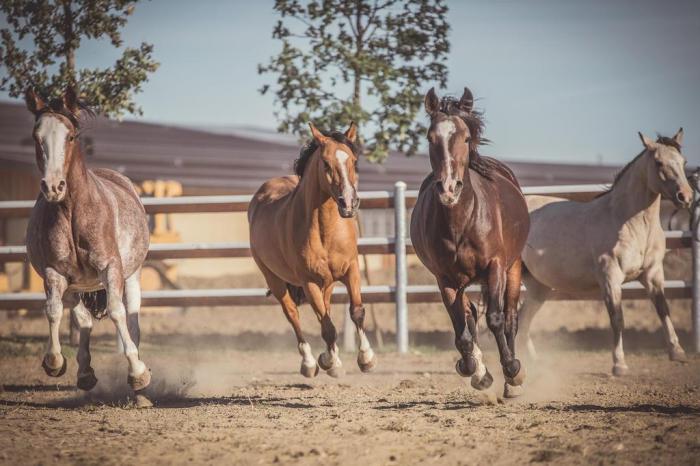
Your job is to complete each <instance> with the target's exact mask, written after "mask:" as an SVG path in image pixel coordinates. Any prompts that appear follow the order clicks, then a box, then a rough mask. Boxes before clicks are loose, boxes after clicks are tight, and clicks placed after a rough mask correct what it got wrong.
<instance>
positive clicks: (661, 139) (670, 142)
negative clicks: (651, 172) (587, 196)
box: [596, 135, 681, 198]
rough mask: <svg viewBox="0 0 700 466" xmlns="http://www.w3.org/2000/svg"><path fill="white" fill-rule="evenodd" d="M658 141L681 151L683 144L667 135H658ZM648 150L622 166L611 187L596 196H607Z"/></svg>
mask: <svg viewBox="0 0 700 466" xmlns="http://www.w3.org/2000/svg"><path fill="white" fill-rule="evenodd" d="M656 142H657V143H658V144H663V145H664V146H669V147H673V148H674V149H676V150H677V151H678V152H680V151H681V145H680V144H678V143H677V142H676V140H675V139H673V138H669V137H666V136H661V135H657V138H656ZM646 151H647V150H646V149H644V150H642V151H641V152H640V153H639V154H637V155H636V156H635V157H634V158H633V159H632V160H630V161H629V162H628V163H627V165H625V166H624V167H622V170H620V171H619V172H617V174H616V175H615V178H614V179H613V182H612V184H611V185H610V187H609V188H608V189H606V190H605V191H603V192H602V193H600V194H598V195H597V196H596V198H598V197H601V196H605V195H606V194H608V193H609V192H610V191H612V190H613V188H614V187H615V185H616V184H617V183H618V182H619V181H620V180H621V179H622V176H623V175H624V174H625V173H626V172H627V170H628V169H629V168H630V167H631V166H632V165H634V163H635V162H636V161H637V160H639V158H640V157H641V156H642V155H644V153H645V152H646Z"/></svg>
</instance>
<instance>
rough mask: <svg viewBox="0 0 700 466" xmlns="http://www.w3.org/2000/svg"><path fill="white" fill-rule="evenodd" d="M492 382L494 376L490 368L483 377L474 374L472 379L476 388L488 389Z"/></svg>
mask: <svg viewBox="0 0 700 466" xmlns="http://www.w3.org/2000/svg"><path fill="white" fill-rule="evenodd" d="M492 383H493V377H492V376H491V373H490V372H489V371H488V369H487V370H486V374H484V376H483V377H482V378H481V379H479V378H477V377H476V376H474V377H472V381H471V384H472V387H474V388H476V389H477V390H486V389H488V388H489V387H490V386H491V384H492Z"/></svg>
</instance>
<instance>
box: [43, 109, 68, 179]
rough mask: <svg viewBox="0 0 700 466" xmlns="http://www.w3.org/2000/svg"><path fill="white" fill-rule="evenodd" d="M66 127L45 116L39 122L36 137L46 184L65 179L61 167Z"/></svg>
mask: <svg viewBox="0 0 700 466" xmlns="http://www.w3.org/2000/svg"><path fill="white" fill-rule="evenodd" d="M69 132H70V131H69V129H68V127H67V126H66V125H65V124H64V123H63V122H62V121H61V120H60V119H58V118H56V117H52V116H50V115H46V116H44V117H42V118H41V119H40V120H39V123H38V125H37V129H36V136H37V138H38V140H39V144H41V150H42V152H43V157H44V178H47V180H46V182H47V183H49V184H51V183H52V182H54V181H55V182H56V183H58V182H59V181H61V180H63V179H64V178H65V174H64V172H63V165H64V163H65V160H66V138H67V137H68V133H69Z"/></svg>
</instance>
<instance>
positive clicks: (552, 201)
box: [518, 129, 693, 375]
mask: <svg viewBox="0 0 700 466" xmlns="http://www.w3.org/2000/svg"><path fill="white" fill-rule="evenodd" d="M639 137H640V138H641V139H642V144H643V145H644V149H643V150H642V152H641V153H640V154H639V155H637V156H636V157H635V158H634V159H633V160H632V161H631V162H630V163H628V164H627V165H626V166H625V167H624V168H623V169H622V171H620V173H619V174H618V175H617V176H616V177H615V181H614V182H613V184H612V187H611V188H610V190H608V191H607V192H605V193H603V194H602V195H600V196H598V197H597V198H595V199H594V200H592V201H590V202H574V201H569V200H565V199H560V198H554V197H547V196H528V197H527V202H528V208H529V209H530V218H531V220H530V221H531V223H532V226H531V228H530V234H529V236H528V239H527V245H526V246H525V250H524V251H523V262H524V264H525V267H526V268H527V272H526V273H525V274H524V278H523V279H524V282H525V286H526V288H527V296H526V298H525V303H524V304H523V308H522V309H521V311H520V319H521V322H520V324H521V326H522V330H523V331H522V332H521V335H520V338H519V339H518V343H519V346H520V344H521V343H524V344H526V345H527V346H528V349H529V352H530V356H532V357H533V358H535V357H536V353H535V348H534V345H533V343H532V340H531V339H530V334H529V331H530V323H531V322H532V318H533V317H534V315H535V313H536V312H537V310H538V309H539V308H540V307H541V306H542V304H543V302H544V301H545V300H546V299H547V295H548V294H549V293H550V291H551V290H558V291H564V292H580V291H595V290H601V291H602V293H603V299H604V301H605V305H606V307H607V309H608V314H609V316H610V324H611V326H612V329H613V336H614V344H613V347H614V348H613V364H614V365H613V368H612V372H613V374H615V375H623V374H625V373H626V372H627V371H628V367H627V364H626V363H625V354H624V352H623V349H622V331H623V328H624V320H623V316H622V302H621V299H622V284H623V283H626V282H629V281H633V280H639V281H640V282H641V283H642V284H643V285H644V287H645V288H646V290H647V292H648V293H649V296H650V298H651V300H652V302H653V303H654V306H655V307H656V312H657V313H658V315H659V319H661V323H662V325H663V327H664V330H665V334H666V342H667V344H668V352H669V357H670V359H671V360H674V361H684V360H685V359H686V357H685V352H684V351H683V349H682V348H681V346H680V344H679V343H678V337H677V336H676V332H675V330H674V328H673V323H672V322H671V318H670V316H669V309H668V304H667V303H666V298H665V297H664V269H663V259H664V254H665V253H666V238H665V236H664V232H663V230H662V228H661V221H660V215H659V210H660V205H661V197H662V196H663V197H666V198H668V199H671V200H672V201H673V202H674V203H675V204H676V205H677V206H679V207H683V208H687V207H689V206H690V203H691V201H692V198H693V191H692V189H691V187H690V185H689V184H688V180H687V179H686V176H685V170H684V167H685V163H686V161H685V158H684V157H683V156H682V155H681V142H682V140H683V129H680V130H679V131H678V132H677V133H676V135H675V136H673V137H672V138H668V137H662V136H660V137H659V138H658V139H657V140H656V141H653V140H652V139H649V138H648V137H646V136H644V135H642V134H641V133H639Z"/></svg>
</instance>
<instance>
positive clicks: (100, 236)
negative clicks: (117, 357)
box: [25, 87, 151, 392]
mask: <svg viewBox="0 0 700 466" xmlns="http://www.w3.org/2000/svg"><path fill="white" fill-rule="evenodd" d="M25 100H26V103H27V108H28V109H29V110H30V111H31V112H32V113H33V114H34V116H35V119H36V123H35V124H34V130H33V137H34V141H35V151H36V162H37V165H38V166H39V170H40V171H41V176H42V179H41V194H40V195H39V197H38V198H37V201H36V204H35V205H34V209H33V210H32V214H31V218H30V220H29V225H28V228H27V253H28V255H29V260H30V262H31V264H32V266H33V267H34V269H35V270H36V271H37V273H38V274H39V275H40V276H41V277H42V278H43V279H44V289H45V291H46V317H47V319H48V321H49V344H48V348H47V352H46V355H45V356H44V360H43V363H42V366H43V368H44V370H45V371H46V373H47V374H48V375H50V376H52V377H60V376H62V375H63V374H64V373H65V371H66V358H65V357H64V356H63V355H62V354H61V344H60V342H59V326H60V323H61V318H62V316H63V308H64V305H66V306H67V307H70V308H72V310H73V318H74V319H75V321H76V323H77V325H78V326H79V328H80V346H79V349H78V355H77V360H78V387H79V388H81V389H83V390H90V389H92V388H93V387H94V386H95V384H96V383H97V378H96V377H95V372H94V370H93V369H92V367H91V366H90V331H91V329H92V318H91V313H92V314H93V315H95V316H97V315H98V313H103V312H104V311H105V310H106V312H107V314H108V315H109V317H110V319H111V320H112V321H113V322H114V325H115V326H116V328H117V332H118V333H119V336H120V338H121V341H122V342H123V346H124V347H123V349H124V352H125V354H126V359H127V360H128V362H129V372H128V378H127V382H128V384H129V385H130V386H131V388H132V389H134V390H135V391H137V392H138V391H140V390H143V389H144V388H146V387H147V386H148V384H149V382H150V379H151V374H150V370H149V369H148V368H147V367H146V365H145V364H144V363H143V362H142V361H141V360H140V359H139V354H138V345H139V324H138V312H139V308H140V306H141V289H140V284H139V275H140V270H141V265H142V264H143V261H144V259H145V258H146V253H147V251H148V243H149V232H148V220H147V217H146V213H145V211H144V208H143V205H142V204H141V201H140V199H139V196H138V194H137V193H136V191H135V190H134V187H133V186H132V184H131V182H130V181H129V180H128V179H127V178H125V177H124V176H122V175H120V174H119V173H117V172H115V171H112V170H106V169H95V170H90V169H88V168H87V167H86V166H85V161H84V160H83V156H82V153H81V150H80V143H79V141H78V136H79V131H80V125H79V123H80V117H81V113H83V112H85V111H88V112H89V110H88V109H87V108H86V107H84V106H83V105H82V104H81V103H80V102H79V101H78V98H77V95H76V93H75V91H74V90H73V89H72V88H70V87H69V88H68V89H66V91H65V93H64V94H63V96H62V98H60V99H54V100H52V101H51V102H49V103H46V102H45V101H44V100H43V99H42V98H41V97H40V96H38V95H37V94H36V93H35V92H34V91H33V90H32V89H29V90H28V91H27V92H26V94H25ZM105 288H106V291H105ZM124 295H125V296H124ZM123 296H124V298H125V301H126V309H125V307H124V303H123V302H122V297H123ZM88 309H89V311H90V312H88Z"/></svg>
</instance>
